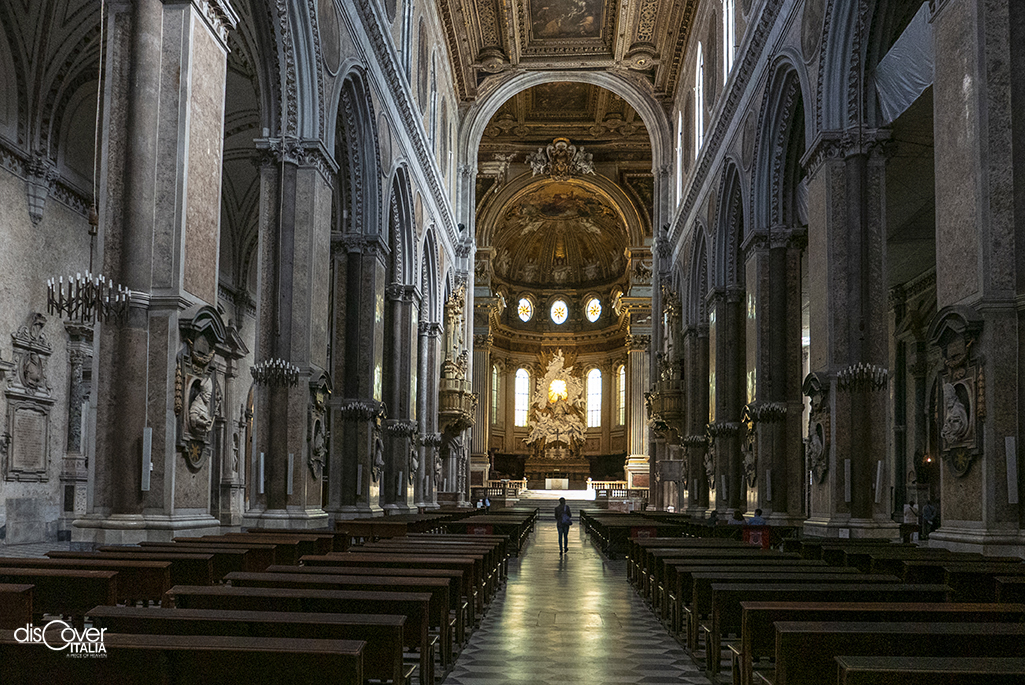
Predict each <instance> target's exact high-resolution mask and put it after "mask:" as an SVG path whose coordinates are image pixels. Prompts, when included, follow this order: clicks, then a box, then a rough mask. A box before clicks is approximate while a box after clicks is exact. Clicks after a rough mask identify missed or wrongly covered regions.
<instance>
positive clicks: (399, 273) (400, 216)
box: [388, 166, 416, 285]
mask: <svg viewBox="0 0 1025 685" xmlns="http://www.w3.org/2000/svg"><path fill="white" fill-rule="evenodd" d="M388 246H389V248H390V249H391V282H392V283H398V284H401V285H413V284H414V283H415V279H414V276H413V274H414V267H415V265H416V255H415V254H414V249H415V242H414V240H413V200H412V191H411V189H410V185H409V172H408V171H407V169H406V167H405V166H399V167H398V168H397V169H396V170H395V175H394V176H392V182H391V192H390V194H389V198H388Z"/></svg>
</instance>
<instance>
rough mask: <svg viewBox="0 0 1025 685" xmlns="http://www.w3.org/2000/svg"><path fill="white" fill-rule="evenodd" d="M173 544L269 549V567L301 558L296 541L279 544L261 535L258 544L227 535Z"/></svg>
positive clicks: (292, 562)
mask: <svg viewBox="0 0 1025 685" xmlns="http://www.w3.org/2000/svg"><path fill="white" fill-rule="evenodd" d="M174 542H175V543H176V544H177V543H181V544H187V545H210V546H211V547H228V548H234V549H251V550H252V549H263V550H268V549H269V550H271V552H270V554H269V556H270V559H269V561H268V563H267V566H270V565H271V564H297V563H298V562H299V557H300V556H301V555H300V554H298V547H299V542H298V541H295V540H291V541H289V540H285V541H281V542H279V541H278V538H271V537H267V538H265V537H263V536H262V535H261V536H260V537H259V542H257V541H255V540H242V539H239V538H237V537H231V536H229V535H205V536H203V537H201V538H192V537H180V538H175V539H174ZM267 566H264V568H267ZM261 570H262V569H261Z"/></svg>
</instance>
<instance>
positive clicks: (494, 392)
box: [491, 364, 502, 426]
mask: <svg viewBox="0 0 1025 685" xmlns="http://www.w3.org/2000/svg"><path fill="white" fill-rule="evenodd" d="M501 378H502V377H501V376H500V375H499V374H498V366H497V365H495V364H492V365H491V425H492V426H494V425H496V424H497V423H498V409H499V406H498V398H499V397H500V395H499V389H498V386H499V383H500V382H501Z"/></svg>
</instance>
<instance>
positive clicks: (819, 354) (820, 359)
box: [803, 130, 897, 538]
mask: <svg viewBox="0 0 1025 685" xmlns="http://www.w3.org/2000/svg"><path fill="white" fill-rule="evenodd" d="M885 139H886V133H885V132H879V131H871V130H863V131H860V132H857V131H855V132H846V133H844V134H839V133H830V132H826V133H822V134H820V136H819V138H818V139H817V140H816V141H815V143H814V145H812V146H811V148H810V151H809V153H808V154H807V155H806V156H805V159H804V160H803V161H804V163H805V166H806V168H808V170H809V181H810V182H809V227H808V265H809V268H808V271H809V307H810V323H811V350H810V355H811V360H810V364H811V371H812V374H813V375H814V376H815V378H816V379H817V381H816V382H817V383H818V384H819V386H820V387H822V388H823V389H824V393H820V396H821V397H824V398H825V400H824V402H825V404H824V405H823V407H822V411H823V412H825V413H826V414H828V417H829V421H828V426H827V427H828V432H827V433H826V434H825V435H824V438H823V450H822V454H823V456H824V457H825V461H824V462H822V463H823V466H824V468H825V471H824V472H822V479H821V482H816V483H815V484H814V485H813V486H812V491H811V511H810V516H809V518H808V520H807V521H806V522H805V524H804V531H805V533H806V534H809V535H817V536H827V537H837V536H841V535H843V536H850V537H852V538H855V537H892V536H895V535H896V533H897V531H896V524H895V523H894V522H893V521H892V520H891V519H890V513H891V503H890V498H889V487H890V482H889V476H888V474H889V471H890V469H889V465H888V463H887V462H888V454H887V444H888V435H887V421H888V413H889V404H890V402H889V397H888V393H887V392H886V388H887V380H886V379H887V374H888V370H887V364H888V358H889V351H888V350H889V335H888V333H889V331H888V315H887V304H886V303H887V297H886V295H887V292H886V271H885V245H886V239H885V238H886V237H885V235H884V230H885V221H884V198H885V190H884V189H885V186H884V180H885V160H884V159H883V156H882V154H881V153H882V145H881V143H882V142H883V141H884V140H885ZM814 452H818V447H817V446H816V448H815V450H814ZM817 480H818V478H816V481H817Z"/></svg>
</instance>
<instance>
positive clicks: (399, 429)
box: [381, 283, 419, 514]
mask: <svg viewBox="0 0 1025 685" xmlns="http://www.w3.org/2000/svg"><path fill="white" fill-rule="evenodd" d="M385 296H386V303H385V317H384V318H385V321H384V327H385V330H386V331H388V333H387V335H386V336H385V340H384V355H385V366H384V384H385V394H384V398H385V405H386V406H387V408H388V410H387V411H388V418H387V419H386V420H385V422H384V432H385V438H384V448H385V469H384V481H383V487H382V493H381V507H382V508H383V509H384V510H385V512H386V513H396V514H407V513H410V512H411V511H412V512H414V513H415V506H414V505H413V492H412V487H411V481H412V480H413V479H414V478H415V474H411V473H410V470H411V467H412V466H413V461H414V460H413V459H411V458H410V454H411V450H412V449H413V439H414V435H415V432H416V428H417V424H416V421H415V405H414V401H415V385H416V381H417V366H416V345H417V342H418V334H417V330H416V325H415V321H414V319H415V318H416V315H417V310H418V309H419V295H418V294H417V293H416V291H415V288H414V287H413V286H406V285H399V284H394V283H393V284H391V285H389V286H388V287H387V288H386V291H385Z"/></svg>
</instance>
